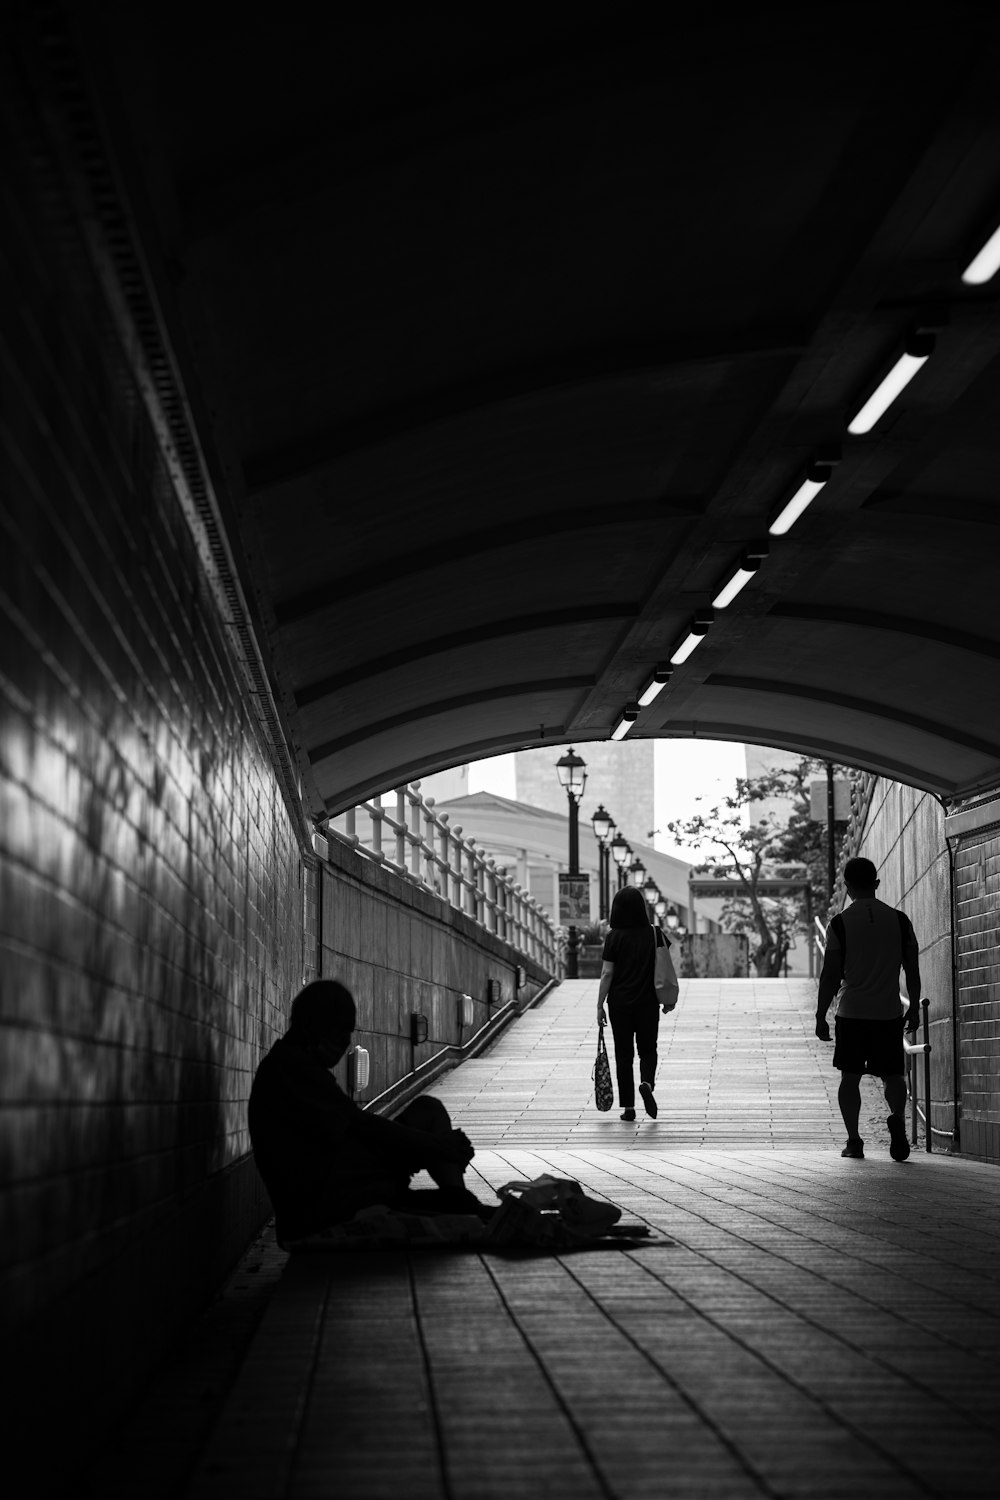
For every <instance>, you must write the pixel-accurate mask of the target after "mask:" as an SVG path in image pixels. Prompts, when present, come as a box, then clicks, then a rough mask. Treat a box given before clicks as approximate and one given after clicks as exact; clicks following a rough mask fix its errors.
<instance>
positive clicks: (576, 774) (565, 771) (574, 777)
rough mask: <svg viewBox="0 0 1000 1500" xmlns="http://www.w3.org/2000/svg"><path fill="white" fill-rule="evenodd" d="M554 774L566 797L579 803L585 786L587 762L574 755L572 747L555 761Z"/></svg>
mask: <svg viewBox="0 0 1000 1500" xmlns="http://www.w3.org/2000/svg"><path fill="white" fill-rule="evenodd" d="M556 772H557V774H558V776H559V785H560V786H562V787H565V789H566V795H567V796H568V797H572V799H573V801H574V802H579V800H580V798H581V797H582V796H583V789H584V787H585V786H586V785H587V762H586V761H585V760H583V759H581V757H580V756H579V755H577V754H576V753H575V751H574V749H573V746H572V745H570V747H569V749H568V751H567V752H566V754H565V755H561V756H560V757H559V759H558V760H557V761H556Z"/></svg>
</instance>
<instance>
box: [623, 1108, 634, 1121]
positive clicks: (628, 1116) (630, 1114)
mask: <svg viewBox="0 0 1000 1500" xmlns="http://www.w3.org/2000/svg"><path fill="white" fill-rule="evenodd" d="M622 1119H623V1120H634V1119H635V1110H634V1109H623V1110H622Z"/></svg>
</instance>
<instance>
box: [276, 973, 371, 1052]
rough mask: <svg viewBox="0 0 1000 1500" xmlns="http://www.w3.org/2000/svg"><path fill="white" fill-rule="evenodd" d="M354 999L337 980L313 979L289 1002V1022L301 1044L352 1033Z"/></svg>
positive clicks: (355, 1017)
mask: <svg viewBox="0 0 1000 1500" xmlns="http://www.w3.org/2000/svg"><path fill="white" fill-rule="evenodd" d="M356 1020H357V1012H356V1010H355V1005H354V996H353V995H352V994H351V992H350V990H349V989H348V988H347V987H346V985H343V984H338V982H337V980H336V979H314V980H313V981H312V983H311V984H307V985H306V986H305V988H304V989H301V990H299V992H298V994H297V995H296V996H295V999H294V1000H293V1001H292V1010H291V1015H290V1017H289V1021H288V1029H289V1031H293V1032H294V1033H295V1035H296V1036H297V1037H298V1039H299V1041H300V1042H321V1041H324V1040H326V1039H327V1038H328V1037H339V1036H343V1035H344V1034H345V1032H346V1033H348V1034H350V1032H352V1031H353V1030H354V1023H355V1021H356Z"/></svg>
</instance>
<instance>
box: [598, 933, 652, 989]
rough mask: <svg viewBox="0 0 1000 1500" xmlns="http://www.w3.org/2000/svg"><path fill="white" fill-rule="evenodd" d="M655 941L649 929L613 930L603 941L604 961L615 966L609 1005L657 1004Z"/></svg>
mask: <svg viewBox="0 0 1000 1500" xmlns="http://www.w3.org/2000/svg"><path fill="white" fill-rule="evenodd" d="M655 956H656V938H655V935H654V932H653V929H652V927H645V926H644V927H612V929H611V931H610V932H609V933H608V935H607V937H606V938H605V939H604V954H603V957H604V961H605V962H606V963H609V964H614V966H615V972H614V974H613V975H612V976H611V989H610V990H609V991H608V1004H609V1005H613V1006H615V1008H616V1009H617V1008H618V1006H620V1005H622V1006H624V1005H628V1006H631V1005H646V1004H648V1005H656V1004H657V1003H658V1002H657V999H656V991H655V989H654V988H653V963H654V959H655Z"/></svg>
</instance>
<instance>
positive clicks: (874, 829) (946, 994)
mask: <svg viewBox="0 0 1000 1500" xmlns="http://www.w3.org/2000/svg"><path fill="white" fill-rule="evenodd" d="M854 852H856V853H857V854H860V855H863V856H864V857H865V858H866V859H870V860H872V862H873V863H874V865H875V867H876V869H877V870H878V872H879V879H880V880H881V885H880V886H879V890H878V895H879V899H880V900H882V901H886V902H888V904H889V905H890V906H897V907H899V908H901V909H902V910H903V911H905V912H906V914H907V916H908V917H909V918H910V920H911V921H912V923H913V927H914V931H915V932H916V935H917V942H918V943H919V944H920V976H921V980H922V983H923V992H924V994H925V995H926V996H927V998H928V999H929V1001H930V1011H929V1014H930V1034H931V1046H932V1049H933V1050H932V1053H931V1100H932V1109H931V1123H932V1125H934V1126H935V1127H936V1128H937V1129H939V1130H942V1131H951V1130H952V1129H953V1126H954V1120H955V1070H954V1040H955V1038H954V1029H953V1025H952V915H951V878H950V871H949V855H948V847H947V841H946V838H945V826H944V811H943V809H942V807H941V805H940V803H939V802H938V801H937V800H936V799H935V798H934V797H932V796H931V795H930V793H928V792H920V791H917V790H916V789H915V788H913V787H908V786H902V785H901V784H900V783H899V782H895V781H886V780H884V779H881V778H880V779H879V780H878V781H876V783H875V786H874V789H873V791H872V796H871V802H870V805H869V808H868V814H867V818H866V820H865V824H864V828H863V831H862V832H861V837H860V841H859V843H858V846H857V848H856V850H854ZM948 1144H949V1141H948V1139H947V1137H945V1136H941V1137H938V1138H937V1139H936V1140H935V1145H936V1146H937V1147H938V1148H939V1149H946V1148H947V1146H948ZM963 1146H964V1142H963Z"/></svg>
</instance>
